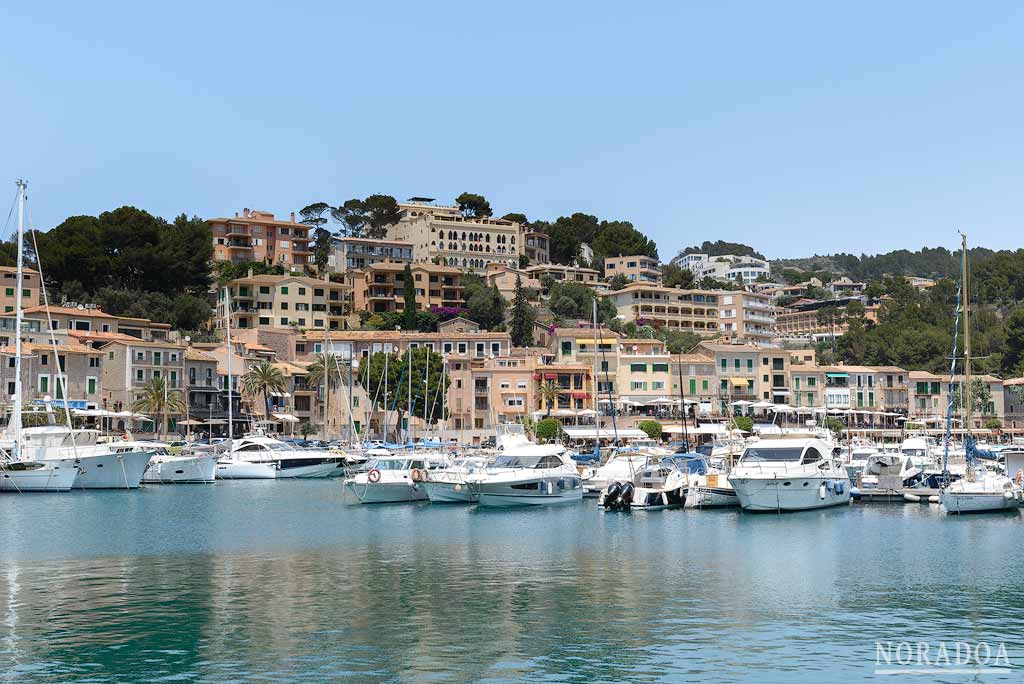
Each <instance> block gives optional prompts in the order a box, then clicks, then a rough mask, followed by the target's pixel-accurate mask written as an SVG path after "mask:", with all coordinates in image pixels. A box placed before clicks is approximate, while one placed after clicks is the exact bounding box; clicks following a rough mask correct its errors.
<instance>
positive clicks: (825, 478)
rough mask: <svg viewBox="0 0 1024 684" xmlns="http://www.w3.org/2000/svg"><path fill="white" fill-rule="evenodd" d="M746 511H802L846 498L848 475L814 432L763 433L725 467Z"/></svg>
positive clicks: (829, 504)
mask: <svg viewBox="0 0 1024 684" xmlns="http://www.w3.org/2000/svg"><path fill="white" fill-rule="evenodd" d="M729 482H730V483H731V484H732V486H733V488H734V489H735V490H736V496H737V498H738V499H739V502H740V506H741V507H742V508H743V510H745V511H779V512H781V511H801V510H808V509H813V508H825V507H827V506H836V505H840V504H846V503H849V501H850V478H849V476H848V475H847V474H846V469H845V468H843V466H842V465H841V464H840V463H839V461H838V459H836V458H835V457H833V455H832V444H830V443H829V442H826V441H824V440H822V439H820V438H817V437H810V436H808V437H796V436H794V435H792V434H787V435H784V436H782V437H781V438H773V437H762V439H760V440H759V441H758V442H756V443H755V444H751V445H749V446H747V447H746V448H745V449H744V450H743V455H742V456H741V457H740V460H739V463H737V464H736V466H735V467H734V468H733V469H732V472H730V473H729Z"/></svg>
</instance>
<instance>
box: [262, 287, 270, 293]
mask: <svg viewBox="0 0 1024 684" xmlns="http://www.w3.org/2000/svg"><path fill="white" fill-rule="evenodd" d="M260 294H270V287H269V286H268V285H260Z"/></svg>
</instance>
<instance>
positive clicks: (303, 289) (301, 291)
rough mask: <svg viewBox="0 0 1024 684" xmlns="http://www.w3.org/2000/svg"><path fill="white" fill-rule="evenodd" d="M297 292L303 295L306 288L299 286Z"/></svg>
mask: <svg viewBox="0 0 1024 684" xmlns="http://www.w3.org/2000/svg"><path fill="white" fill-rule="evenodd" d="M299 294H300V295H304V294H306V288H304V287H300V288H299Z"/></svg>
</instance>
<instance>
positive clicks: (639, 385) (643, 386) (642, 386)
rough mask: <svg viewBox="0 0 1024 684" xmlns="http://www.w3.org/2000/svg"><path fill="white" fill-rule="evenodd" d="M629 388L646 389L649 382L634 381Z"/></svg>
mask: <svg viewBox="0 0 1024 684" xmlns="http://www.w3.org/2000/svg"><path fill="white" fill-rule="evenodd" d="M629 388H630V389H631V390H646V389H647V383H646V382H639V381H634V382H631V383H629Z"/></svg>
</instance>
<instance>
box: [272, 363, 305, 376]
mask: <svg viewBox="0 0 1024 684" xmlns="http://www.w3.org/2000/svg"><path fill="white" fill-rule="evenodd" d="M272 365H273V366H274V368H280V369H281V371H283V372H284V374H285V375H306V374H307V371H306V369H305V368H303V367H302V366H297V365H295V364H294V363H288V362H287V361H275V362H274V363H273V364H272Z"/></svg>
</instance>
